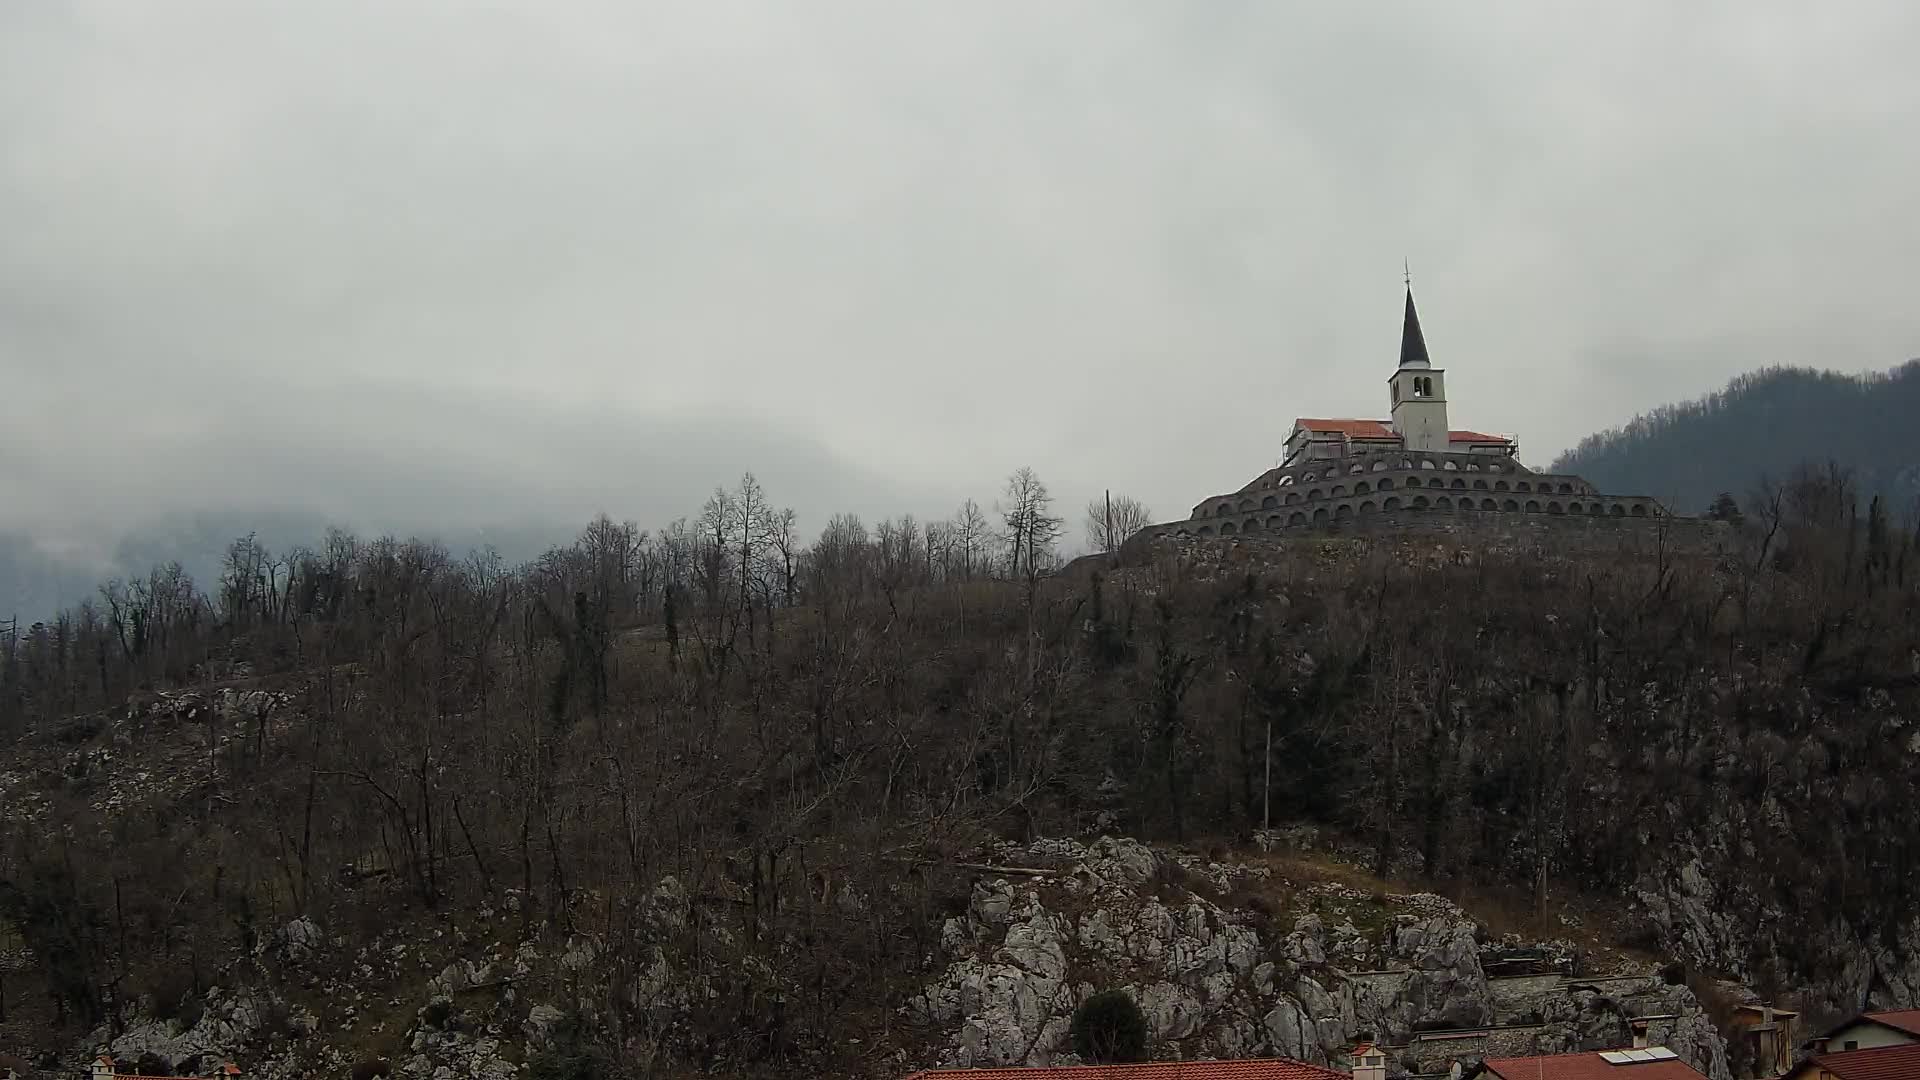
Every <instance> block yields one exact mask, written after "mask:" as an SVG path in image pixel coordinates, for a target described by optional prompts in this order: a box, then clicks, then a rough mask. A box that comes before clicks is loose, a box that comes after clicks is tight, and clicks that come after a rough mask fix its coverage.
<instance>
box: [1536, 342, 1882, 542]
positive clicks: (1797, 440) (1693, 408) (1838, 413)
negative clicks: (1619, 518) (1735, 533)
mask: <svg viewBox="0 0 1920 1080" xmlns="http://www.w3.org/2000/svg"><path fill="white" fill-rule="evenodd" d="M1916 415H1920V360H1910V361H1908V362H1907V363H1905V364H1903V365H1901V366H1899V367H1896V368H1893V369H1892V370H1890V371H1886V372H1872V373H1868V374H1863V375H1848V374H1844V373H1841V372H1835V371H1821V370H1816V369H1814V368H1808V367H1768V368H1762V369H1760V370H1758V371H1753V372H1749V373H1747V374H1744V375H1740V376H1738V377H1736V378H1735V379H1733V380H1732V381H1730V382H1728V383H1727V385H1726V388H1725V389H1722V390H1719V391H1716V392H1714V393H1711V394H1707V395H1705V396H1703V397H1699V398H1696V399H1694V400H1692V401H1686V402H1681V403H1679V404H1675V405H1663V406H1661V407H1659V408H1657V409H1654V410H1652V411H1650V412H1647V413H1643V414H1641V415H1640V416H1637V417H1635V418H1634V419H1633V420H1631V421H1629V422H1628V423H1626V424H1624V425H1622V426H1620V427H1617V428H1612V429H1609V430H1606V431H1602V432H1599V433H1597V434H1594V435H1589V436H1588V437H1586V438H1585V439H1582V440H1580V443H1579V445H1577V446H1575V447H1574V448H1573V449H1571V450H1569V451H1567V452H1566V453H1564V454H1561V455H1560V456H1559V457H1558V458H1556V459H1555V460H1554V462H1553V465H1552V471H1553V472H1571V473H1578V474H1579V475H1581V476H1584V477H1586V478H1587V479H1588V480H1590V481H1592V482H1593V483H1595V484H1598V485H1599V486H1600V488H1601V489H1602V490H1605V491H1621V492H1632V493H1635V494H1646V495H1652V496H1654V497H1655V498H1659V499H1662V500H1664V501H1666V502H1667V503H1668V505H1669V506H1670V507H1671V508H1672V509H1673V510H1674V511H1675V512H1677V513H1682V514H1699V513H1704V512H1706V510H1707V508H1708V507H1709V505H1710V504H1711V503H1712V502H1713V500H1714V498H1715V497H1716V496H1717V495H1719V494H1721V493H1722V492H1728V493H1731V494H1733V495H1734V496H1735V497H1736V498H1738V499H1740V500H1742V501H1745V500H1746V499H1747V496H1748V495H1749V493H1750V492H1752V490H1753V489H1754V488H1755V487H1756V486H1758V485H1759V484H1761V483H1762V482H1763V481H1765V480H1768V479H1773V480H1779V479H1784V478H1785V477H1786V476H1788V475H1789V474H1791V473H1792V472H1793V471H1794V470H1795V469H1796V468H1798V467H1799V466H1800V465H1802V464H1803V463H1806V462H1825V461H1833V462H1837V463H1838V464H1840V465H1841V466H1843V467H1845V468H1847V469H1850V470H1852V472H1853V476H1854V480H1855V484H1856V488H1857V490H1858V491H1859V493H1860V497H1861V498H1862V499H1863V500H1865V499H1868V498H1871V497H1873V496H1875V495H1878V496H1880V497H1881V498H1882V499H1883V500H1885V501H1886V502H1887V503H1888V504H1889V506H1890V509H1891V511H1892V513H1893V515H1894V517H1895V518H1896V519H1897V518H1902V517H1905V516H1907V515H1910V514H1912V513H1913V512H1914V510H1915V507H1916V505H1917V504H1920V424H1916V423H1915V421H1914V418H1915V417H1916Z"/></svg>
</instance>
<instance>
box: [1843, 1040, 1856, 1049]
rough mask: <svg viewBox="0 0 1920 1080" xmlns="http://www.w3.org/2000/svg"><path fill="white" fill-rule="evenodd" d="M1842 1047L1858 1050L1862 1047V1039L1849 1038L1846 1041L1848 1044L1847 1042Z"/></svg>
mask: <svg viewBox="0 0 1920 1080" xmlns="http://www.w3.org/2000/svg"><path fill="white" fill-rule="evenodd" d="M1842 1049H1846V1050H1858V1049H1860V1040H1859V1039H1848V1040H1847V1041H1846V1044H1845V1045H1844V1046H1843V1047H1842Z"/></svg>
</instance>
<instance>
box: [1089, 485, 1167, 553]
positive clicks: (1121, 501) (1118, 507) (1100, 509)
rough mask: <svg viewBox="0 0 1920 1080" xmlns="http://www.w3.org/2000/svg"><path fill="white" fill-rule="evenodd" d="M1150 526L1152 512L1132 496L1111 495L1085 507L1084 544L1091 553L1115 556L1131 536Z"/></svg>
mask: <svg viewBox="0 0 1920 1080" xmlns="http://www.w3.org/2000/svg"><path fill="white" fill-rule="evenodd" d="M1151 524H1153V511H1151V510H1149V509H1147V506H1146V504H1145V503H1143V502H1141V501H1140V500H1138V499H1136V498H1134V497H1133V496H1131V495H1112V496H1108V497H1106V498H1100V499H1095V500H1093V501H1092V502H1090V503H1088V504H1087V542H1088V544H1090V545H1091V546H1092V547H1093V550H1095V551H1099V552H1107V553H1111V552H1115V551H1119V550H1120V545H1122V544H1124V543H1126V542H1127V539H1128V538H1129V537H1131V536H1132V535H1133V534H1134V533H1137V532H1139V531H1140V530H1141V529H1144V528H1146V527H1147V526H1148V525H1151Z"/></svg>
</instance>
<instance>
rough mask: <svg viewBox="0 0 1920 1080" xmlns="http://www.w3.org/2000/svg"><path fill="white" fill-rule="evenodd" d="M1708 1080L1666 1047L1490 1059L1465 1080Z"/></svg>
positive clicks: (1472, 1071)
mask: <svg viewBox="0 0 1920 1080" xmlns="http://www.w3.org/2000/svg"><path fill="white" fill-rule="evenodd" d="M1476 1077H1484V1078H1486V1080H1707V1077H1706V1075H1705V1074H1704V1073H1702V1072H1700V1070H1698V1069H1695V1068H1694V1067H1693V1066H1691V1065H1689V1064H1687V1063H1686V1062H1684V1061H1681V1060H1680V1058H1679V1055H1677V1054H1675V1053H1674V1052H1673V1051H1671V1050H1669V1049H1667V1048H1666V1047H1664V1046H1648V1047H1641V1048H1638V1049H1632V1050H1590V1051H1587V1052H1585V1053H1579V1054H1548V1055H1544V1056H1539V1057H1504V1058H1487V1059H1486V1060H1484V1061H1482V1062H1480V1064H1478V1065H1475V1066H1473V1067H1471V1068H1469V1069H1467V1070H1466V1071H1465V1072H1464V1073H1462V1074H1461V1080H1475V1078H1476Z"/></svg>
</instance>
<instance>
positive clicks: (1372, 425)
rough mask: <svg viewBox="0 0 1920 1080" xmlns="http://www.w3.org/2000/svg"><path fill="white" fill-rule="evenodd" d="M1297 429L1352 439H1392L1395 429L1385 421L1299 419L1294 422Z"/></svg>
mask: <svg viewBox="0 0 1920 1080" xmlns="http://www.w3.org/2000/svg"><path fill="white" fill-rule="evenodd" d="M1293 426H1295V427H1303V428H1306V429H1307V430H1308V431H1315V432H1332V433H1334V434H1337V435H1345V436H1346V437H1348V438H1350V439H1391V438H1394V434H1393V428H1391V427H1389V426H1388V424H1387V421H1385V420H1311V419H1305V418H1302V419H1299V420H1295V421H1294V422H1293Z"/></svg>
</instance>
